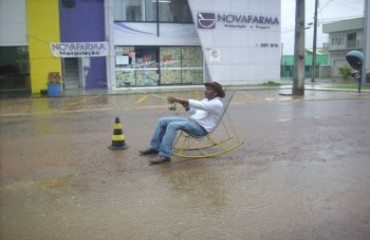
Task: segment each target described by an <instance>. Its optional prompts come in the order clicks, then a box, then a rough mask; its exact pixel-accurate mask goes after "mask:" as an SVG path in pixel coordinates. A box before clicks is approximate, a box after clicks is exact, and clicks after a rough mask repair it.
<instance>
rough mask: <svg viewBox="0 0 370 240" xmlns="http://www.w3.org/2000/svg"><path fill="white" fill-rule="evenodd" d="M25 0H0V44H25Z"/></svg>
mask: <svg viewBox="0 0 370 240" xmlns="http://www.w3.org/2000/svg"><path fill="white" fill-rule="evenodd" d="M27 45H28V43H27V24H26V2H25V0H0V46H27Z"/></svg>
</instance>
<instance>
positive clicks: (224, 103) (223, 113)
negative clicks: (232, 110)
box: [208, 91, 235, 134]
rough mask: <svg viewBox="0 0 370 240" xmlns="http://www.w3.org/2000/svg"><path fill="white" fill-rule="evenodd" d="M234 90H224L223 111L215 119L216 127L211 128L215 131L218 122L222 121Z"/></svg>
mask: <svg viewBox="0 0 370 240" xmlns="http://www.w3.org/2000/svg"><path fill="white" fill-rule="evenodd" d="M234 93H235V92H234V91H228V92H225V97H224V98H222V103H223V105H224V111H223V112H222V114H221V115H220V117H219V119H217V124H216V127H215V128H214V129H213V130H212V132H213V131H215V130H216V129H217V127H218V125H219V124H220V122H221V121H222V119H223V117H224V115H225V113H226V111H227V109H228V108H229V105H230V103H231V100H232V99H233V96H234ZM212 132H209V133H208V134H210V133H212Z"/></svg>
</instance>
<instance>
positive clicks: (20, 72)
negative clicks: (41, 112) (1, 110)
mask: <svg viewBox="0 0 370 240" xmlns="http://www.w3.org/2000/svg"><path fill="white" fill-rule="evenodd" d="M29 89H30V79H29V61H28V48H27V47H0V91H13V90H29Z"/></svg>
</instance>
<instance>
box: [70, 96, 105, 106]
mask: <svg viewBox="0 0 370 240" xmlns="http://www.w3.org/2000/svg"><path fill="white" fill-rule="evenodd" d="M99 97H100V96H92V97H89V98H86V99H82V100H81V101H78V102H75V103H72V104H69V106H71V107H75V106H77V105H81V104H83V103H85V102H88V101H91V100H94V99H97V98H99Z"/></svg>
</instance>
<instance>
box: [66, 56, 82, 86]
mask: <svg viewBox="0 0 370 240" xmlns="http://www.w3.org/2000/svg"><path fill="white" fill-rule="evenodd" d="M78 62H79V61H78V58H64V60H63V81H64V89H78V88H80V84H79V70H78V69H79V68H78Z"/></svg>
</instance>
